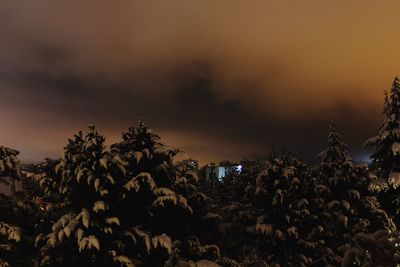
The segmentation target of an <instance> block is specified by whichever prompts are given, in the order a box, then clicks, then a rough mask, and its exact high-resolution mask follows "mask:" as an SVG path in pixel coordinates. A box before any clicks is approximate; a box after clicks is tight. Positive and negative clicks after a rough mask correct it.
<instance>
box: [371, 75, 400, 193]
mask: <svg viewBox="0 0 400 267" xmlns="http://www.w3.org/2000/svg"><path fill="white" fill-rule="evenodd" d="M383 114H384V116H385V118H384V122H383V124H382V126H381V127H380V129H379V133H378V135H377V136H374V137H372V138H370V139H368V140H367V141H366V142H365V144H364V146H373V147H374V148H375V151H374V153H373V154H372V156H371V159H372V161H373V167H374V168H375V171H376V173H377V175H378V176H379V177H380V178H383V179H387V180H388V181H389V183H391V184H392V185H393V186H394V187H397V186H398V185H400V177H399V172H400V80H399V78H398V77H396V78H395V79H394V81H393V84H392V88H391V91H390V97H388V96H387V93H385V103H384V110H383Z"/></svg>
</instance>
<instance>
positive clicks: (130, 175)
mask: <svg viewBox="0 0 400 267" xmlns="http://www.w3.org/2000/svg"><path fill="white" fill-rule="evenodd" d="M122 137H123V141H121V142H120V143H117V144H114V145H112V152H113V153H114V154H116V155H120V157H121V158H122V159H123V160H124V161H125V162H127V165H126V175H125V176H124V179H122V180H120V183H121V188H122V191H121V197H122V200H121V202H120V204H121V206H120V210H119V213H118V214H119V217H120V218H121V226H122V227H123V228H124V229H126V233H128V234H129V235H130V236H133V237H135V238H136V239H137V240H138V243H140V244H143V246H138V245H137V244H134V243H135V242H130V243H129V242H125V243H124V244H125V245H124V246H123V248H124V251H126V253H127V254H129V255H131V257H133V258H134V259H135V261H134V262H135V264H136V265H143V264H144V265H146V266H159V265H160V264H163V263H164V262H166V261H168V264H176V265H177V264H183V263H182V262H190V261H192V260H193V261H199V260H202V259H205V258H207V259H208V260H218V259H219V258H220V255H219V249H218V248H217V247H215V246H212V245H209V246H202V245H200V242H199V239H198V238H201V240H207V239H206V238H205V237H207V236H209V235H210V232H209V231H207V227H202V226H206V225H207V223H210V221H212V220H214V219H215V217H216V216H217V215H216V214H213V213H212V212H211V211H210V210H209V209H208V208H207V207H208V205H209V201H210V199H209V198H208V197H206V196H205V195H204V194H203V193H201V192H199V191H198V190H197V187H196V186H197V184H198V178H197V175H196V173H194V172H193V171H192V170H189V169H188V168H187V166H184V165H182V164H179V165H175V164H174V163H173V157H174V156H175V155H176V154H177V153H178V150H177V149H173V148H169V147H167V146H166V145H165V144H163V143H162V142H161V141H160V137H159V136H158V135H157V134H154V133H153V132H152V131H151V130H150V129H148V128H147V126H146V125H145V124H144V123H143V121H139V123H138V125H137V126H136V127H132V128H130V129H128V132H126V133H123V135H122ZM127 211H129V212H127ZM217 217H218V216H217ZM208 230H210V229H208ZM196 235H198V237H196ZM139 240H141V241H140V242H139ZM150 241H151V242H150ZM185 244H186V245H185ZM187 244H190V245H187ZM188 248H190V249H189V250H188ZM155 255H156V256H155Z"/></svg>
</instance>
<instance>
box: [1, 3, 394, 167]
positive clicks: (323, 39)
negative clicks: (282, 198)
mask: <svg viewBox="0 0 400 267" xmlns="http://www.w3.org/2000/svg"><path fill="white" fill-rule="evenodd" d="M398 10H400V2H399V1H395V0H393V1H374V0H363V1H361V0H360V1H302V0H299V1H266V0H263V1H256V0H252V1H236V0H229V1H228V0H226V1H225V0H220V1H211V0H203V1H183V0H169V1H161V0H153V1H139V0H138V1H135V0H118V1H105V0H104V1H103V0H96V1H94V0H93V1H89V0H87V1H86V0H80V1H78V0H76V1H74V0H72V1H61V0H60V1H51V0H43V1H41V0H38V1H31V0H29V1H28V0H26V1H24V0H20V1H15V0H13V1H11V0H2V1H1V2H0V40H1V42H0V123H1V126H2V127H1V131H0V140H1V144H3V145H6V146H11V147H14V148H17V149H19V150H20V151H21V158H22V159H23V161H25V162H31V161H39V160H41V159H42V158H44V157H45V156H52V157H57V156H59V155H60V154H61V152H62V148H63V146H64V145H65V143H66V139H67V138H68V137H70V136H72V135H73V134H74V133H75V132H77V131H78V130H80V129H85V128H86V127H87V125H88V124H95V125H97V127H98V129H99V130H100V131H101V133H103V134H104V135H106V136H107V138H108V141H109V143H111V142H114V141H117V140H119V138H120V133H121V132H122V131H124V130H125V129H127V128H128V127H129V126H132V125H134V124H135V123H136V121H137V120H138V119H139V118H140V117H143V118H144V119H145V121H146V122H147V124H148V125H149V126H150V127H151V128H153V130H154V131H156V132H158V133H159V134H160V135H161V136H162V138H163V140H164V141H165V142H166V143H167V144H169V145H171V146H177V147H180V148H183V149H185V151H186V154H187V155H188V156H190V157H193V158H198V159H200V161H201V163H206V162H209V161H218V160H222V159H232V160H236V159H240V158H242V157H243V156H247V157H255V156H258V155H262V154H265V153H266V152H267V151H268V150H269V149H270V148H271V147H275V148H276V149H280V148H284V149H285V150H288V151H292V152H295V153H296V154H297V155H299V156H301V157H303V158H305V159H308V160H312V159H313V158H314V155H316V154H317V153H318V152H319V151H320V150H321V149H322V148H323V147H324V145H325V142H326V136H327V129H328V124H329V121H330V119H331V118H334V119H335V120H336V122H337V125H338V128H339V129H340V132H341V133H342V136H343V137H344V139H345V140H346V141H347V143H348V144H349V145H350V147H351V148H352V151H353V152H354V154H356V155H358V156H359V155H361V154H362V152H361V151H362V150H361V149H360V147H361V144H362V143H363V141H364V140H365V139H366V138H368V137H369V136H371V135H373V134H374V133H376V132H377V130H378V127H379V125H380V123H381V121H382V117H381V109H382V102H383V101H382V100H383V90H385V89H389V88H390V85H391V82H392V80H393V78H394V77H395V76H397V75H398V74H400V35H399V34H398V33H399V32H398V25H400V16H398Z"/></svg>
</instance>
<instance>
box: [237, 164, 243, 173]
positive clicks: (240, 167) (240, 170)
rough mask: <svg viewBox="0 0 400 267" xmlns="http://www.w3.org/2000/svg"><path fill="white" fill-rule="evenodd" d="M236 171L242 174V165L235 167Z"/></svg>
mask: <svg viewBox="0 0 400 267" xmlns="http://www.w3.org/2000/svg"><path fill="white" fill-rule="evenodd" d="M236 171H237V172H238V173H241V172H242V165H238V166H236Z"/></svg>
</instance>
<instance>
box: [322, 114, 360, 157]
mask: <svg viewBox="0 0 400 267" xmlns="http://www.w3.org/2000/svg"><path fill="white" fill-rule="evenodd" d="M327 145H328V146H327V148H326V149H325V150H324V151H322V152H321V153H319V154H318V157H319V158H320V159H321V162H322V163H324V164H334V165H337V164H344V163H351V162H352V159H351V157H350V155H349V153H348V151H347V148H348V147H347V145H346V144H345V143H344V142H343V140H342V137H341V135H340V134H339V133H338V131H337V129H336V124H335V121H334V120H332V121H331V124H330V126H329V135H328V143H327Z"/></svg>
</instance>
